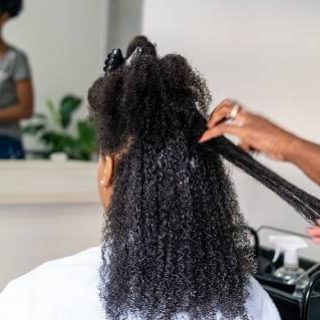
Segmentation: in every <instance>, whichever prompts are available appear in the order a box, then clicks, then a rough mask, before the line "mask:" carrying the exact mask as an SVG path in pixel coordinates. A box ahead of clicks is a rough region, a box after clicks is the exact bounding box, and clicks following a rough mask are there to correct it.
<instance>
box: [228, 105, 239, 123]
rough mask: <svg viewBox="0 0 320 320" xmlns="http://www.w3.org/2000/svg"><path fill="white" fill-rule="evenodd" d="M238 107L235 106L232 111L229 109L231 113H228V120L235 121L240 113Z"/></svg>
mask: <svg viewBox="0 0 320 320" xmlns="http://www.w3.org/2000/svg"><path fill="white" fill-rule="evenodd" d="M240 109H241V108H240V106H239V105H238V104H235V105H234V106H233V107H232V109H231V112H230V119H232V120H235V119H236V117H237V115H238V113H239V111H240Z"/></svg>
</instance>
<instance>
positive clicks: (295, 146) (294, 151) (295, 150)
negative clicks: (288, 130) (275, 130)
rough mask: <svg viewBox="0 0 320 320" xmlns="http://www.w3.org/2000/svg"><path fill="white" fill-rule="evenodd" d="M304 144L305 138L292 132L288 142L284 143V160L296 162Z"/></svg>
mask: <svg viewBox="0 0 320 320" xmlns="http://www.w3.org/2000/svg"><path fill="white" fill-rule="evenodd" d="M302 145H303V140H302V139H301V138H299V137H297V136H295V135H293V134H290V136H289V137H288V139H287V141H286V143H285V144H284V148H283V151H282V156H283V159H284V161H287V162H292V163H295V161H296V160H297V159H296V158H297V155H298V154H299V152H300V151H299V150H301V146H302Z"/></svg>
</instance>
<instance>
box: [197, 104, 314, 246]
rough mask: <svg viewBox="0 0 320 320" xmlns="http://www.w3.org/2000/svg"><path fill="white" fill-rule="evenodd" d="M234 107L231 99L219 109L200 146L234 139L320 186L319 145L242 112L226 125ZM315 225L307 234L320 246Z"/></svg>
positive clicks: (248, 148)
mask: <svg viewBox="0 0 320 320" xmlns="http://www.w3.org/2000/svg"><path fill="white" fill-rule="evenodd" d="M233 107H234V103H233V102H232V101H231V100H229V99H226V100H224V101H223V102H222V103H220V105H218V107H217V108H216V109H215V110H214V111H213V113H212V114H211V116H210V118H209V121H208V125H207V127H208V129H207V130H206V131H205V132H204V134H203V135H202V137H201V138H200V140H199V142H203V141H206V140H209V139H212V138H215V137H218V136H220V135H223V134H231V135H234V136H236V137H238V138H239V139H240V145H239V146H240V147H241V148H242V149H244V150H245V151H250V150H255V151H258V152H262V153H264V154H266V155H267V156H269V157H271V158H274V159H277V160H281V161H287V162H291V163H293V164H294V165H296V166H297V167H298V168H300V169H301V170H302V171H303V172H304V173H305V174H306V175H307V176H308V177H310V178H311V179H312V180H313V181H314V182H315V183H317V184H318V185H320V145H318V144H316V143H312V142H310V141H307V140H304V139H302V138H299V137H297V136H296V135H294V134H293V133H290V132H288V131H286V130H284V129H282V128H280V127H279V126H277V125H275V124H274V123H272V122H271V121H269V120H267V119H265V118H264V117H261V116H259V115H256V114H253V113H251V112H249V111H247V110H245V109H243V108H241V109H240V111H239V112H238V114H237V116H236V117H235V119H234V120H233V121H232V122H231V123H225V122H224V120H225V119H228V118H229V117H230V114H231V111H232V109H233ZM316 223H317V224H318V226H315V227H311V228H309V229H308V231H307V232H308V234H309V236H310V237H311V238H312V239H313V241H314V242H315V243H318V244H320V220H317V221H316Z"/></svg>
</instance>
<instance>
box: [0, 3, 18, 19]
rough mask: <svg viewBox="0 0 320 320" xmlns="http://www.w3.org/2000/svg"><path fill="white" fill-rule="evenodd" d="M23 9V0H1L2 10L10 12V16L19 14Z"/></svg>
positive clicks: (0, 7) (0, 8)
mask: <svg viewBox="0 0 320 320" xmlns="http://www.w3.org/2000/svg"><path fill="white" fill-rule="evenodd" d="M21 9H22V0H0V12H6V13H9V15H10V17H16V16H17V15H19V13H20V11H21Z"/></svg>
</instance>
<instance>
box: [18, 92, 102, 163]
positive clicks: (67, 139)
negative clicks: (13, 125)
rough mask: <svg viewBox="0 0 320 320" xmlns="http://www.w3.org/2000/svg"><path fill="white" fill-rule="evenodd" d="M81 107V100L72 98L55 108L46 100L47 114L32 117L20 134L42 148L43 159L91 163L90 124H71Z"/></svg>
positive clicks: (92, 138)
mask: <svg viewBox="0 0 320 320" xmlns="http://www.w3.org/2000/svg"><path fill="white" fill-rule="evenodd" d="M81 103H82V99H81V98H79V97H76V96H73V95H67V96H65V97H63V98H62V99H61V100H60V103H59V104H58V105H55V104H54V103H53V101H52V100H51V99H48V100H47V102H46V107H47V110H48V112H47V113H36V114H35V115H34V117H33V119H32V120H31V122H30V123H29V124H27V125H26V126H24V128H23V132H24V134H27V135H32V136H34V137H35V138H36V140H37V141H38V142H39V143H40V144H41V145H43V146H44V148H45V149H44V151H43V153H42V154H43V155H44V157H50V155H52V154H54V153H65V154H66V155H67V157H68V158H69V159H76V160H91V159H92V158H93V157H94V156H95V155H96V146H95V132H94V128H93V125H92V123H91V122H90V120H89V119H81V120H77V121H74V120H73V116H74V114H75V112H76V111H77V110H78V109H79V108H80V106H81ZM72 127H73V130H72ZM72 131H73V132H72Z"/></svg>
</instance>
